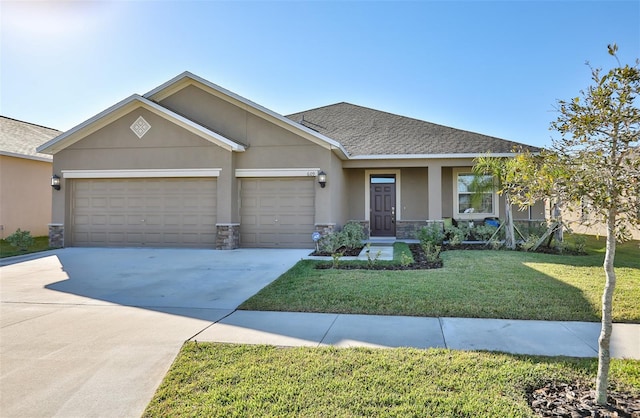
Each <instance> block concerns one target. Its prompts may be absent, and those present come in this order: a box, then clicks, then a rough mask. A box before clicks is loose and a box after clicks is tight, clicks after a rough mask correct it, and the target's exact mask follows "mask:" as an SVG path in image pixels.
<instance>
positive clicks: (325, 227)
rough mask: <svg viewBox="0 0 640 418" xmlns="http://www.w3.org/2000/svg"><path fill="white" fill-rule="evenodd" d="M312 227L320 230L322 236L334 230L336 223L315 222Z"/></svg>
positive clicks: (317, 230)
mask: <svg viewBox="0 0 640 418" xmlns="http://www.w3.org/2000/svg"><path fill="white" fill-rule="evenodd" d="M314 227H315V229H316V232H320V235H321V236H323V237H324V236H325V235H329V234H330V233H332V232H334V231H335V230H336V224H334V223H326V224H315V225H314Z"/></svg>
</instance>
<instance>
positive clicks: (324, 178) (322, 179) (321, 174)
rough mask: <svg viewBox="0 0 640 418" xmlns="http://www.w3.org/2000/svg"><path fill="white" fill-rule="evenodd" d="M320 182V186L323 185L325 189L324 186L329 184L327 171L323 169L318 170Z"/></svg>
mask: <svg viewBox="0 0 640 418" xmlns="http://www.w3.org/2000/svg"><path fill="white" fill-rule="evenodd" d="M318 184H320V187H322V188H323V189H324V186H326V185H327V173H325V172H324V171H322V170H320V171H319V172H318Z"/></svg>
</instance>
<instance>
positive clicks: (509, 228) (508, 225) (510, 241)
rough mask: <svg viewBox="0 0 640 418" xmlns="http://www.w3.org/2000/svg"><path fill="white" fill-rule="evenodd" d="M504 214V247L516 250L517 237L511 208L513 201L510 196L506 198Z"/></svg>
mask: <svg viewBox="0 0 640 418" xmlns="http://www.w3.org/2000/svg"><path fill="white" fill-rule="evenodd" d="M504 202H505V203H504V209H505V210H504V212H505V220H504V223H505V240H504V245H505V247H507V248H508V249H510V250H515V249H516V236H515V232H514V230H513V208H512V206H511V200H510V199H509V195H506V196H505V199H504Z"/></svg>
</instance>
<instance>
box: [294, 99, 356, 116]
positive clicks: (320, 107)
mask: <svg viewBox="0 0 640 418" xmlns="http://www.w3.org/2000/svg"><path fill="white" fill-rule="evenodd" d="M341 104H348V105H351V106H357V105H354V104H352V103H348V102H337V103H333V104H328V105H324V106H318V107H313V108H311V109H305V110H301V111H300V112H293V113H291V114H289V115H284V117H285V118H289V119H290V117H291V116H293V115H298V114H300V113H307V112H313V111H316V110H320V109H325V108H327V107H333V106H337V105H341ZM360 107H362V106H360Z"/></svg>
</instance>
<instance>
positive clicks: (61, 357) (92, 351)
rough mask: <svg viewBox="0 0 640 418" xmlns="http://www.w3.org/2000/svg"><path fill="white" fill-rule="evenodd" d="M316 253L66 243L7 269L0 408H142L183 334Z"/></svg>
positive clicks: (56, 411) (124, 411)
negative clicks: (87, 246) (76, 246)
mask: <svg viewBox="0 0 640 418" xmlns="http://www.w3.org/2000/svg"><path fill="white" fill-rule="evenodd" d="M308 252H309V250H264V249H240V250H232V251H214V250H185V249H146V248H125V249H108V248H106V249H104V248H101V249H98V248H67V249H63V250H56V251H53V252H47V253H43V254H41V255H38V256H36V257H35V258H33V259H30V260H26V261H21V262H17V263H14V264H9V265H4V266H3V267H0V299H1V304H0V358H1V361H0V416H2V417H27V416H28V417H45V416H46V417H51V416H59V417H98V416H103V417H123V416H126V417H129V416H140V415H141V414H142V412H143V411H144V408H145V407H146V405H147V404H148V402H149V401H150V400H151V398H152V396H153V394H154V392H155V390H156V389H157V387H158V385H159V384H160V382H161V380H162V378H163V376H164V375H165V374H166V372H167V370H168V369H169V367H170V365H171V363H172V361H173V360H174V358H175V356H176V354H177V353H178V351H179V350H180V347H181V346H182V344H183V342H184V341H186V340H188V339H190V338H191V337H193V336H194V335H196V334H198V333H200V332H201V331H202V330H204V329H206V328H207V327H208V326H210V325H211V324H212V323H213V322H216V321H219V320H220V319H222V318H224V317H225V316H227V315H228V314H230V313H231V312H233V310H234V309H235V308H236V307H237V306H238V305H239V304H240V303H242V302H243V301H244V300H246V299H247V298H248V297H250V296H251V295H253V294H255V293H256V292H257V291H258V290H260V289H261V288H262V287H264V286H266V285H267V284H269V283H270V282H271V281H273V280H274V279H276V278H277V277H278V276H279V275H280V274H282V273H283V272H285V271H286V270H288V269H289V268H290V267H291V266H292V265H293V264H294V263H295V262H297V261H298V260H300V259H301V258H302V257H304V256H305V255H307V254H308ZM3 262H4V263H5V264H6V263H7V261H6V260H4V261H3Z"/></svg>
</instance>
